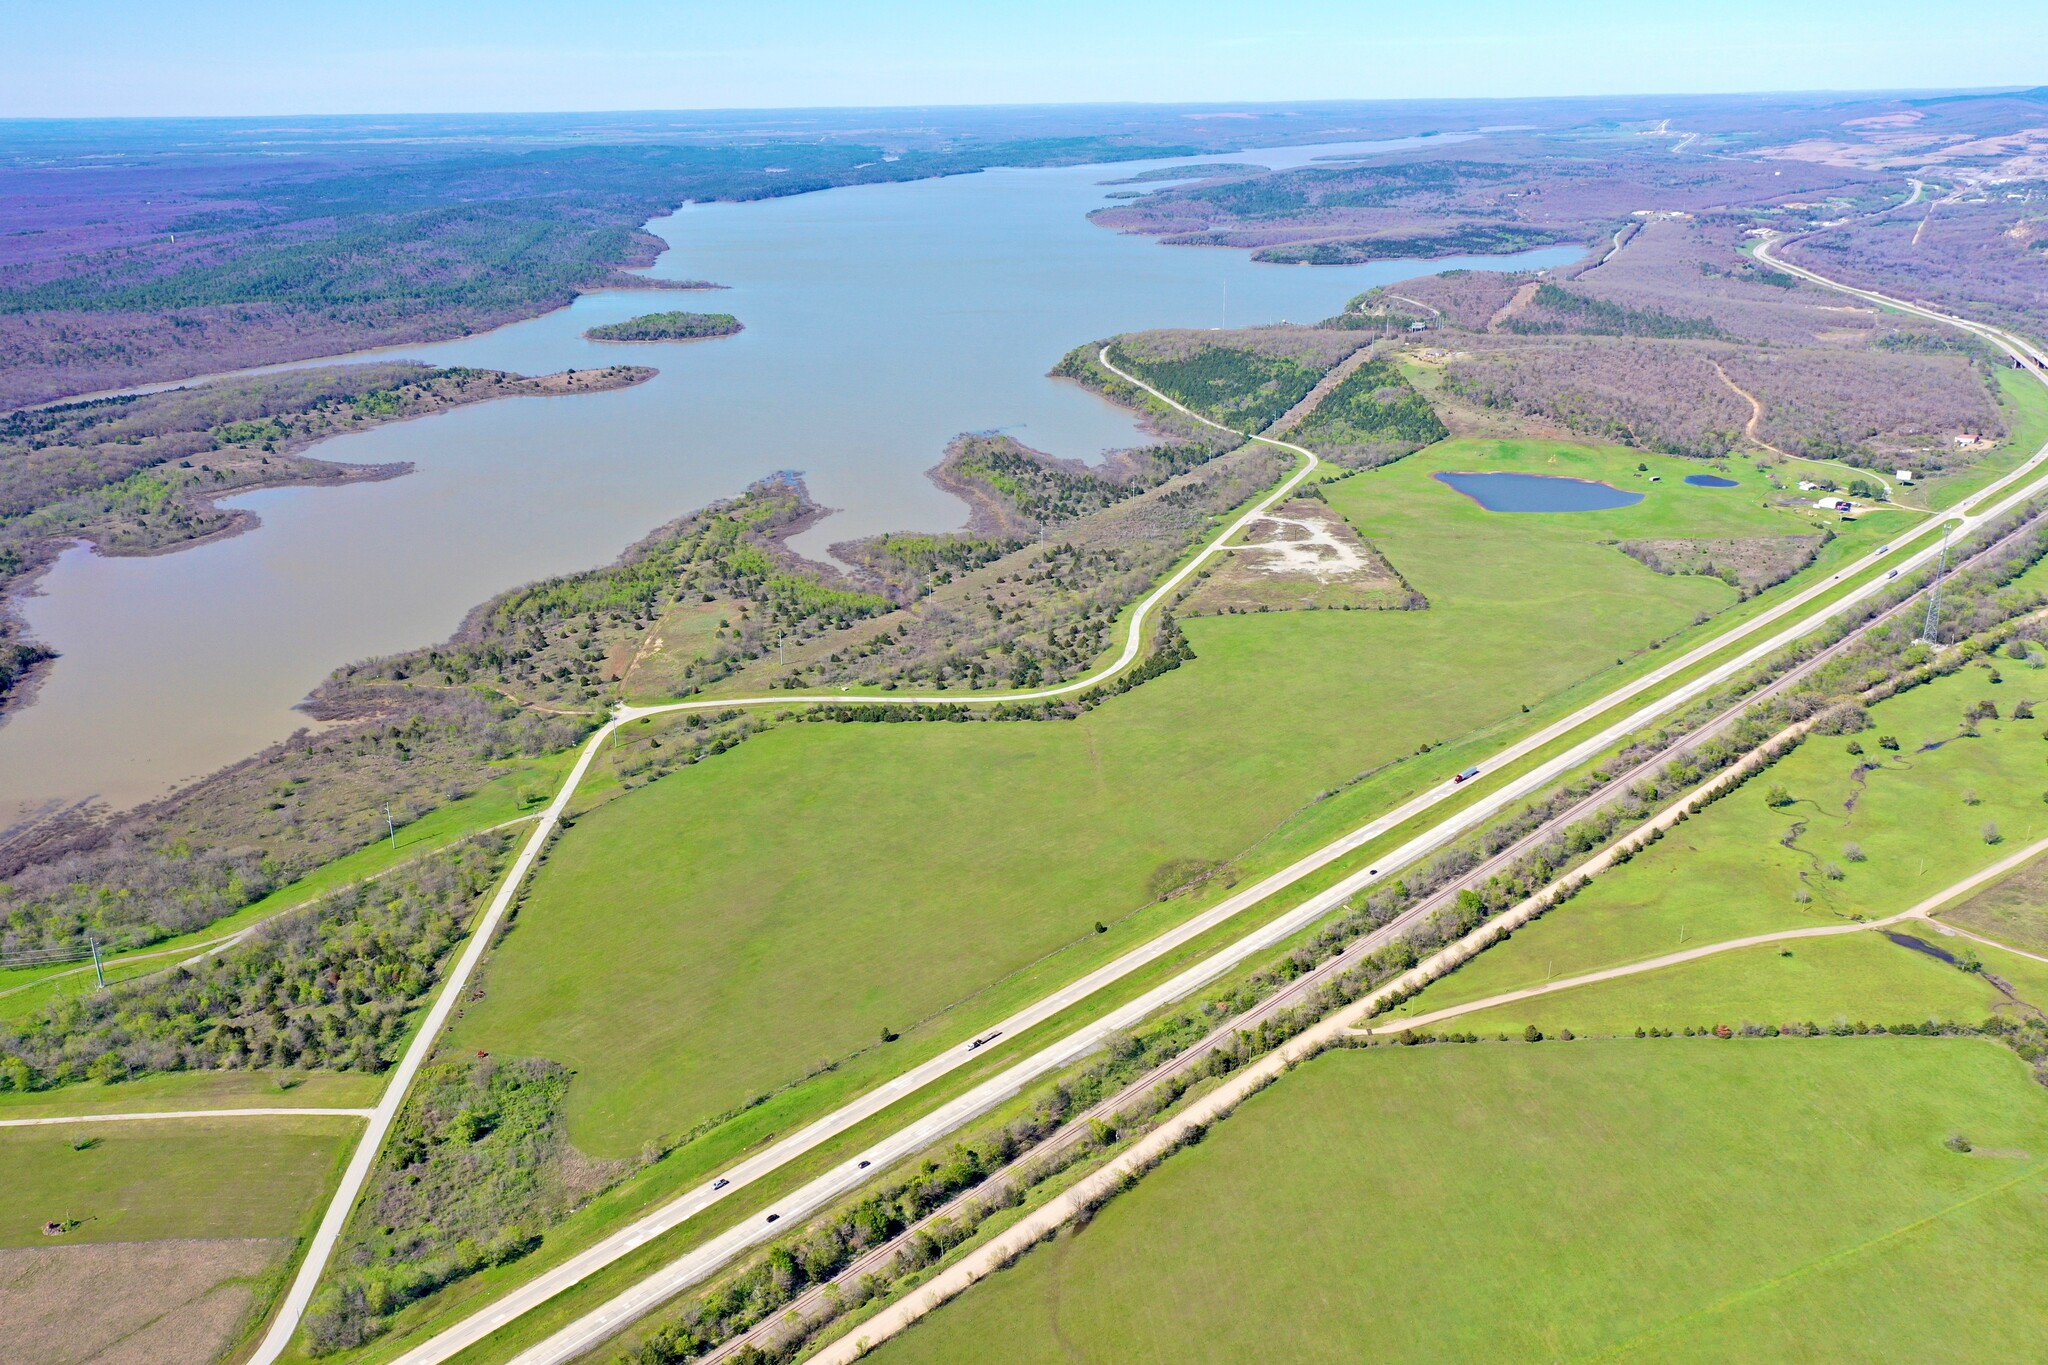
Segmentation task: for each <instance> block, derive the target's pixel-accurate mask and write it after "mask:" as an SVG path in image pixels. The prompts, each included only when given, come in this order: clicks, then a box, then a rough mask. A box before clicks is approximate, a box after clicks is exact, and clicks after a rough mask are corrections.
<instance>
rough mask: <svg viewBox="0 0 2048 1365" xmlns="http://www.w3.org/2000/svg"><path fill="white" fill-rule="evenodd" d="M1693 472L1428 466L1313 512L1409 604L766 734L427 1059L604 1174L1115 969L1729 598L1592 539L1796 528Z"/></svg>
mask: <svg viewBox="0 0 2048 1365" xmlns="http://www.w3.org/2000/svg"><path fill="white" fill-rule="evenodd" d="M1639 461H1642V462H1645V463H1649V464H1651V465H1652V467H1653V468H1655V469H1658V470H1660V471H1662V472H1663V473H1664V474H1665V481H1664V482H1663V483H1662V484H1658V485H1647V484H1637V485H1636V486H1639V487H1642V488H1643V491H1644V492H1645V493H1646V495H1647V496H1646V498H1645V500H1644V501H1643V502H1642V503H1641V504H1638V505H1637V506H1635V507H1631V508H1625V509H1617V510H1613V511H1607V512H1597V513H1579V514H1564V515H1546V516H1527V515H1511V514H1496V513H1490V512H1486V511H1484V510H1483V509H1481V508H1479V507H1478V506H1477V505H1476V504H1474V503H1472V502H1470V501H1469V500H1467V499H1465V498H1464V497H1462V496H1460V495H1458V494H1457V493H1455V492H1453V491H1452V490H1451V489H1449V488H1448V487H1446V486H1444V485H1442V484H1440V483H1438V482H1436V481H1435V480H1434V479H1432V478H1430V477H1429V476H1430V475H1431V474H1432V473H1433V472H1435V471H1437V470H1441V469H1504V470H1522V471H1527V472H1537V473H1554V474H1565V475H1571V476H1574V477H1607V478H1609V479H1612V480H1614V481H1617V482H1631V481H1633V480H1634V473H1635V466H1636V464H1637V463H1638V462H1639ZM1695 467H1696V466H1693V465H1690V464H1687V463H1685V462H1683V461H1679V460H1674V459H1666V458H1663V457H1658V456H1643V455H1641V454H1640V453H1638V452H1634V451H1623V450H1617V449H1611V448H1609V449H1599V448H1592V447H1582V446H1560V445H1547V444H1541V443H1527V442H1524V443H1498V442H1461V443H1450V444H1447V445H1445V446H1442V447H1437V448H1434V449H1432V450H1431V451H1429V452H1425V453H1424V454H1422V455H1418V456H1414V457H1411V458H1410V459H1408V460H1404V461H1402V462H1400V463H1399V464H1397V465H1394V466H1390V467H1387V468H1383V469H1380V470H1376V471H1373V472H1371V473H1369V474H1363V475H1359V476H1356V477H1353V478H1349V479H1346V480H1343V481H1342V482H1339V483H1336V484H1333V485H1330V486H1329V487H1328V490H1327V491H1328V496H1329V499H1330V503H1331V505H1332V507H1333V508H1335V509H1336V510H1337V511H1338V512H1339V513H1341V514H1342V515H1343V516H1345V517H1346V518H1347V519H1348V520H1350V521H1351V522H1352V524H1353V525H1355V526H1357V527H1358V528H1359V530H1360V531H1361V533H1363V534H1364V535H1366V536H1367V537H1369V538H1371V539H1372V540H1373V541H1374V542H1375V544H1376V545H1377V546H1378V547H1379V548H1380V550H1381V551H1382V552H1383V553H1385V554H1386V555H1387V556H1388V557H1389V559H1390V560H1391V561H1392V562H1393V564H1394V565H1395V566H1396V567H1397V568H1398V569H1400V570H1401V571H1402V572H1403V573H1405V574H1406V575H1407V576H1408V578H1409V580H1410V581H1411V582H1412V583H1413V584H1414V585H1415V586H1416V588H1417V589H1418V590H1420V591H1421V592H1423V593H1424V594H1425V595H1427V596H1428V598H1429V600H1430V602H1431V607H1430V609H1429V610H1427V611H1419V612H1330V611H1321V612H1300V613H1271V614H1266V615H1260V616H1240V617H1228V618H1221V619H1204V620H1199V621H1190V622H1188V623H1186V630H1187V633H1188V637H1189V639H1190V640H1191V642H1192V643H1193V645H1194V648H1195V650H1196V653H1197V655H1198V656H1199V657H1198V658H1197V660H1196V661H1195V662H1193V663H1192V664H1189V665H1187V666H1184V667H1182V668H1180V669H1178V670H1176V671H1175V672H1173V673H1171V674H1168V675H1166V676H1164V677H1162V678H1159V679H1156V680H1154V681H1152V682H1149V683H1147V684H1145V685H1144V686H1143V687H1141V688H1138V689H1136V690H1135V691H1133V692H1132V693H1130V694H1128V695H1126V696H1124V697H1122V698H1119V699H1116V700H1114V701H1112V702H1110V703H1108V704H1106V705H1104V706H1103V707H1101V708H1099V709H1097V710H1096V711H1094V712H1091V713H1089V714H1088V715H1086V716H1084V717H1083V718H1081V719H1079V720H1077V721H1073V722H1060V723H1012V724H972V725H787V726H784V727H782V728H780V729H777V730H775V731H773V732H771V733H769V734H767V735H765V736H762V737H759V738H756V739H752V740H749V741H748V742H747V743H745V744H743V745H741V746H740V747H739V748H737V749H736V750H734V751H732V752H731V753H728V754H725V755H723V756H721V757H719V758H717V759H714V760H712V761H710V762H706V763H703V764H701V765H698V766H695V767H691V768H687V769H684V770H683V771H681V772H679V773H677V774H675V775H673V776H671V777H668V778H666V779H663V780H662V781H659V782H656V783H653V784H651V785H649V786H647V787H644V788H641V789H639V790H636V791H633V792H630V793H628V794H626V795H624V796H622V797H620V798H618V799H616V800H613V801H611V802H609V803H608V804H606V805H604V806H602V807H600V808H598V809H596V810H594V811H592V812H591V813H589V814H588V815H586V816H584V817H582V818H581V819H580V820H579V821H578V822H577V824H576V827H575V828H574V829H573V830H572V831H570V832H569V833H568V834H567V835H566V836H565V837H564V838H563V839H562V841H561V842H560V844H559V845H557V847H556V849H555V850H554V852H553V854H552V856H551V858H550V861H549V863H548V865H547V866H546V867H545V868H544V869H543V870H542V872H541V873H540V874H539V876H538V877H537V879H536V881H535V883H534V886H533V890H532V893H531V897H530V899H529V900H528V902H527V904H526V906H525V908H524V909H523V911H522V912H521V914H520V917H519V921H518V927H517V928H516V929H515V930H514V931H513V932H512V934H511V935H510V936H509V938H508V939H507V940H506V941H505V943H504V944H503V946H502V947H501V948H500V949H499V950H498V951H497V953H496V955H495V957H494V959H493V960H492V961H491V963H490V964H489V966H488V968H487V974H486V983H485V984H486V993H485V997H484V999H483V1000H482V1001H481V1002H479V1003H477V1004H474V1005H472V1006H470V1007H469V1008H468V1010H467V1012H466V1014H465V1016H464V1017H463V1018H462V1020H461V1021H460V1022H459V1023H458V1024H457V1026H456V1027H455V1030H454V1032H453V1034H452V1037H451V1040H450V1046H452V1047H454V1048H458V1049H468V1048H481V1049H485V1050H489V1051H492V1052H496V1053H501V1054H515V1055H540V1056H546V1057H550V1058H554V1059H557V1060H559V1061H561V1062H563V1063H565V1064H567V1065H569V1066H571V1067H573V1068H575V1069H576V1070H577V1072H578V1077H577V1081H576V1084H575V1086H574V1087H573V1089H572V1091H571V1096H570V1105H569V1123H570V1133H571V1136H572V1138H573V1139H574V1141H575V1142H576V1143H577V1144H578V1145H579V1146H580V1147H582V1148H584V1149H585V1150H586V1151H590V1152H592V1153H594V1154H603V1155H615V1154H625V1153H630V1152H633V1151H636V1150H638V1148H639V1147H640V1145H641V1144H642V1143H643V1142H644V1141H646V1140H647V1139H648V1138H650V1137H655V1136H662V1135H674V1134H677V1133H680V1132H683V1131H686V1130H688V1129H689V1128H690V1127H692V1126H693V1125H694V1124H696V1123H698V1122H701V1121H702V1120H704V1119H705V1118H707V1117H709V1116H713V1115H716V1114H719V1113H721V1112H724V1111H726V1110H728V1109H730V1108H732V1107H734V1106H735V1105H738V1104H741V1103H744V1102H745V1101H746V1100H747V1099H748V1098H750V1097H752V1096H754V1095H757V1094H760V1093H764V1092H767V1091H770V1090H772V1089H773V1088H775V1087H777V1086H780V1085H783V1084H787V1083H790V1082H792V1081H795V1080H796V1079H798V1078H799V1077H801V1076H802V1075H804V1074H805V1073H806V1071H808V1070H809V1069H810V1068H812V1067H814V1066H817V1065H820V1064H823V1063H825V1062H827V1061H830V1060H832V1059H837V1058H842V1057H845V1056H847V1055H848V1054H850V1053H851V1052H852V1051H853V1050H855V1049H858V1048H862V1047H865V1046H871V1045H875V1044H876V1040H877V1039H878V1038H879V1036H880V1034H881V1031H882V1030H883V1029H884V1028H889V1029H893V1030H897V1031H901V1032H904V1033H906V1034H907V1035H909V1036H911V1037H913V1038H918V1037H922V1036H927V1035H928V1032H929V1030H930V1029H931V1028H933V1027H937V1028H944V1027H945V1024H944V1023H943V1021H940V1022H938V1023H937V1024H932V1023H928V1022H927V1021H932V1020H933V1019H934V1017H935V1016H936V1015H937V1013H938V1012H939V1011H942V1010H945V1009H946V1008H948V1007H949V1006H952V1005H954V1004H956V1003H957V1002H961V1001H963V1000H966V999H968V998H969V997H971V996H973V995H974V994H975V993H976V992H979V991H982V990H985V989H987V988H988V987H989V986H991V985H992V984H993V983H996V982H999V981H1001V980H1003V979H1004V978H1006V977H1009V976H1011V975H1012V974H1015V973H1017V972H1019V971H1021V970H1023V969H1025V968H1027V967H1029V966H1030V965H1031V964H1033V963H1034V962H1037V961H1039V960H1040V959H1042V958H1044V957H1046V955H1048V954H1051V953H1054V952H1056V951H1059V950H1061V949H1063V948H1064V949H1071V950H1072V960H1073V961H1074V962H1080V961H1082V960H1083V959H1084V957H1085V955H1086V954H1089V953H1093V954H1095V955H1096V960H1099V959H1100V957H1101V956H1103V955H1104V954H1106V952H1107V951H1110V950H1114V949H1121V948H1123V947H1128V946H1130V945H1129V942H1128V941H1122V940H1119V939H1118V938H1117V937H1116V935H1115V933H1114V929H1115V926H1117V925H1118V923H1119V922H1120V921H1121V920H1122V919H1123V917H1125V916H1126V915H1129V914H1131V913H1132V912H1134V911H1136V910H1137V909H1138V908H1139V907H1141V906H1142V905H1144V904H1145V903H1146V902H1147V900H1148V899H1149V898H1150V896H1151V894H1152V893H1151V891H1149V890H1148V883H1150V882H1152V879H1153V878H1154V876H1155V873H1156V872H1157V871H1158V870H1159V869H1161V868H1162V867H1163V866H1164V865H1166V864H1169V863H1179V864H1181V865H1183V866H1199V865H1202V864H1207V863H1215V862H1220V861H1222V860H1226V859H1230V858H1233V857H1236V856H1238V855H1239V854H1240V853H1241V852H1242V851H1243V850H1245V849H1246V848H1247V847H1248V846H1250V845H1253V844H1254V843H1256V842H1257V841H1259V840H1260V839H1261V838H1262V837H1263V836H1265V835H1266V834H1267V833H1268V832H1269V831H1272V830H1273V829H1274V828H1275V827H1276V826H1277V825H1278V824H1280V823H1281V822H1282V821H1284V820H1286V819H1287V818H1288V817H1289V816H1290V815H1291V814H1293V813H1294V812H1296V811H1298V810H1299V809H1301V808H1302V807H1304V806H1305V805H1307V804H1308V803H1309V802H1311V801H1313V800H1314V799H1315V798H1316V797H1317V795H1318V794H1319V793H1322V792H1324V791H1327V790H1328V789H1330V788H1332V787H1334V786H1336V785H1338V784H1340V783H1343V782H1345V781H1347V780H1349V779H1351V778H1353V777H1355V776H1357V775H1358V774H1360V773H1362V772H1365V771H1367V770H1370V769H1374V768H1379V767H1382V766H1383V765H1387V764H1392V763H1395V762H1397V761H1398V760H1400V759H1402V758H1403V757H1404V756H1409V755H1413V754H1414V753H1415V752H1416V750H1417V748H1418V747H1419V746H1420V745H1422V744H1423V743H1440V742H1443V741H1446V740H1454V739H1457V738H1459V737H1460V736H1464V735H1468V734H1471V733H1472V732H1474V731H1476V730H1479V729H1482V728H1485V727H1490V726H1498V727H1506V726H1508V725H1509V724H1511V723H1519V722H1520V709H1521V707H1522V706H1523V705H1524V704H1528V705H1531V706H1535V707H1538V708H1540V707H1541V704H1542V703H1543V702H1544V700H1545V699H1546V698H1548V697H1552V696H1554V695H1555V694H1557V693H1558V692H1560V691H1562V690H1564V689H1566V688H1568V687H1570V686H1572V685H1574V684H1576V683H1579V682H1581V681H1582V680H1584V679H1585V678H1587V677H1588V676H1589V675H1592V674H1597V673H1599V672H1601V671H1602V670H1604V669H1608V668H1611V667H1612V664H1613V661H1614V660H1615V659H1616V658H1617V657H1618V656H1621V655H1623V654H1626V653H1632V652H1634V651H1636V650H1639V649H1642V648H1645V647H1646V646H1647V645H1649V644H1650V643H1651V642H1652V641H1655V640H1658V639H1662V638H1665V637H1668V636H1670V635H1672V634H1673V633H1675V632H1678V631H1680V630H1683V629H1685V628H1687V627H1688V626H1690V625H1691V624H1692V622H1693V621H1694V620H1695V618H1696V617H1698V616H1700V615H1702V614H1707V613H1712V612H1715V611H1717V610H1720V609H1722V608H1724V607H1726V606H1728V605H1729V604H1730V603H1731V602H1733V600H1734V594H1733V593H1732V591H1731V590H1730V589H1728V588H1727V587H1726V586H1725V585H1724V584H1722V583H1720V582H1718V581H1716V580H1709V579H1702V578H1683V577H1667V576H1661V575H1657V574H1654V573H1652V572H1650V571H1649V570H1647V569H1645V568H1644V567H1643V566H1642V565H1640V564H1638V563H1636V562H1635V561H1634V560H1631V559H1629V558H1628V557H1627V556H1625V555H1622V554H1621V553H1620V552H1619V551H1617V550H1616V549H1614V548H1613V547H1612V545H1611V544H1608V543H1605V542H1609V541H1612V540H1615V539H1624V538H1629V537H1636V536H1663V535H1677V534H1686V535H1700V536H1718V535H1753V534H1766V533H1784V534H1791V533H1797V532H1800V531H1803V530H1805V529H1806V523H1805V522H1804V520H1803V519H1801V518H1800V517H1798V516H1795V515H1789V514H1786V513H1783V512H1779V511H1771V510H1766V509H1764V508H1763V507H1762V506H1761V503H1762V498H1761V497H1760V496H1759V497H1758V498H1755V499H1752V498H1751V497H1749V496H1748V493H1749V491H1751V490H1746V489H1745V490H1718V491H1717V490H1706V489H1695V488H1687V487H1686V486H1684V485H1683V483H1682V482H1681V481H1680V479H1681V477H1682V475H1683V474H1684V473H1685V472H1686V471H1688V470H1690V469H1693V468H1695ZM1744 477H1751V476H1747V475H1745V476H1744ZM1738 494H1739V496H1738ZM1873 520H1874V519H1873ZM1872 534H1881V532H1878V531H1875V530H1873V531H1872ZM1535 719H1536V717H1534V716H1532V717H1530V721H1531V722H1533V721H1534V720H1535ZM1097 921H1101V922H1103V923H1105V924H1108V925H1110V926H1112V930H1113V932H1112V934H1111V935H1110V936H1107V937H1098V936H1097V935H1096V934H1095V932H1094V925H1095V923H1096V922H1097ZM1061 961H1062V962H1063V963H1065V962H1067V961H1068V959H1064V958H1063V959H1061ZM920 1028H923V1029H925V1030H927V1034H918V1033H914V1032H913V1030H917V1029H920Z"/></svg>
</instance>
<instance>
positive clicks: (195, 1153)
mask: <svg viewBox="0 0 2048 1365" xmlns="http://www.w3.org/2000/svg"><path fill="white" fill-rule="evenodd" d="M361 1128H362V1124H361V1122H360V1121H358V1120H356V1119H345V1118H260V1119H219V1120H215V1119H177V1120H170V1121H165V1122H148V1121H142V1122H124V1123H99V1124H94V1123H77V1124H70V1123H67V1124H60V1125H53V1126H51V1127H47V1128H5V1129H0V1170H4V1171H6V1173H7V1178H6V1179H4V1180H0V1247H29V1246H50V1245H56V1244H63V1243H71V1242H145V1241H153V1240H157V1239H160V1238H173V1237H296V1236H300V1235H301V1234H303V1233H304V1232H305V1231H306V1230H307V1225H308V1224H309V1223H310V1222H311V1221H312V1220H313V1218H314V1217H315V1216H316V1215H317V1214H318V1212H319V1210H320V1209H321V1208H322V1207H323V1206H324V1204H325V1202H326V1200H327V1196H328V1193H329V1191H330V1190H332V1189H333V1187H334V1182H335V1181H336V1180H337V1179H338V1178H339V1177H340V1175H341V1166H342V1163H343V1162H345V1161H346V1160H347V1158H348V1147H349V1142H350V1140H351V1139H353V1138H354V1137H355V1135H356V1134H357V1133H358V1132H359V1131H361ZM81 1140H83V1141H90V1142H91V1143H92V1144H93V1145H92V1146H90V1147H88V1148H87V1149H86V1150H84V1151H77V1150H74V1149H73V1147H72V1144H73V1143H74V1142H78V1141H81ZM67 1219H76V1220H77V1221H78V1226H77V1227H76V1228H74V1229H73V1230H72V1231H70V1232H68V1233H66V1234H65V1235H64V1236H63V1237H61V1238H52V1237H45V1236H44V1235H43V1224H45V1223H47V1222H52V1221H61V1220H67Z"/></svg>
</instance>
